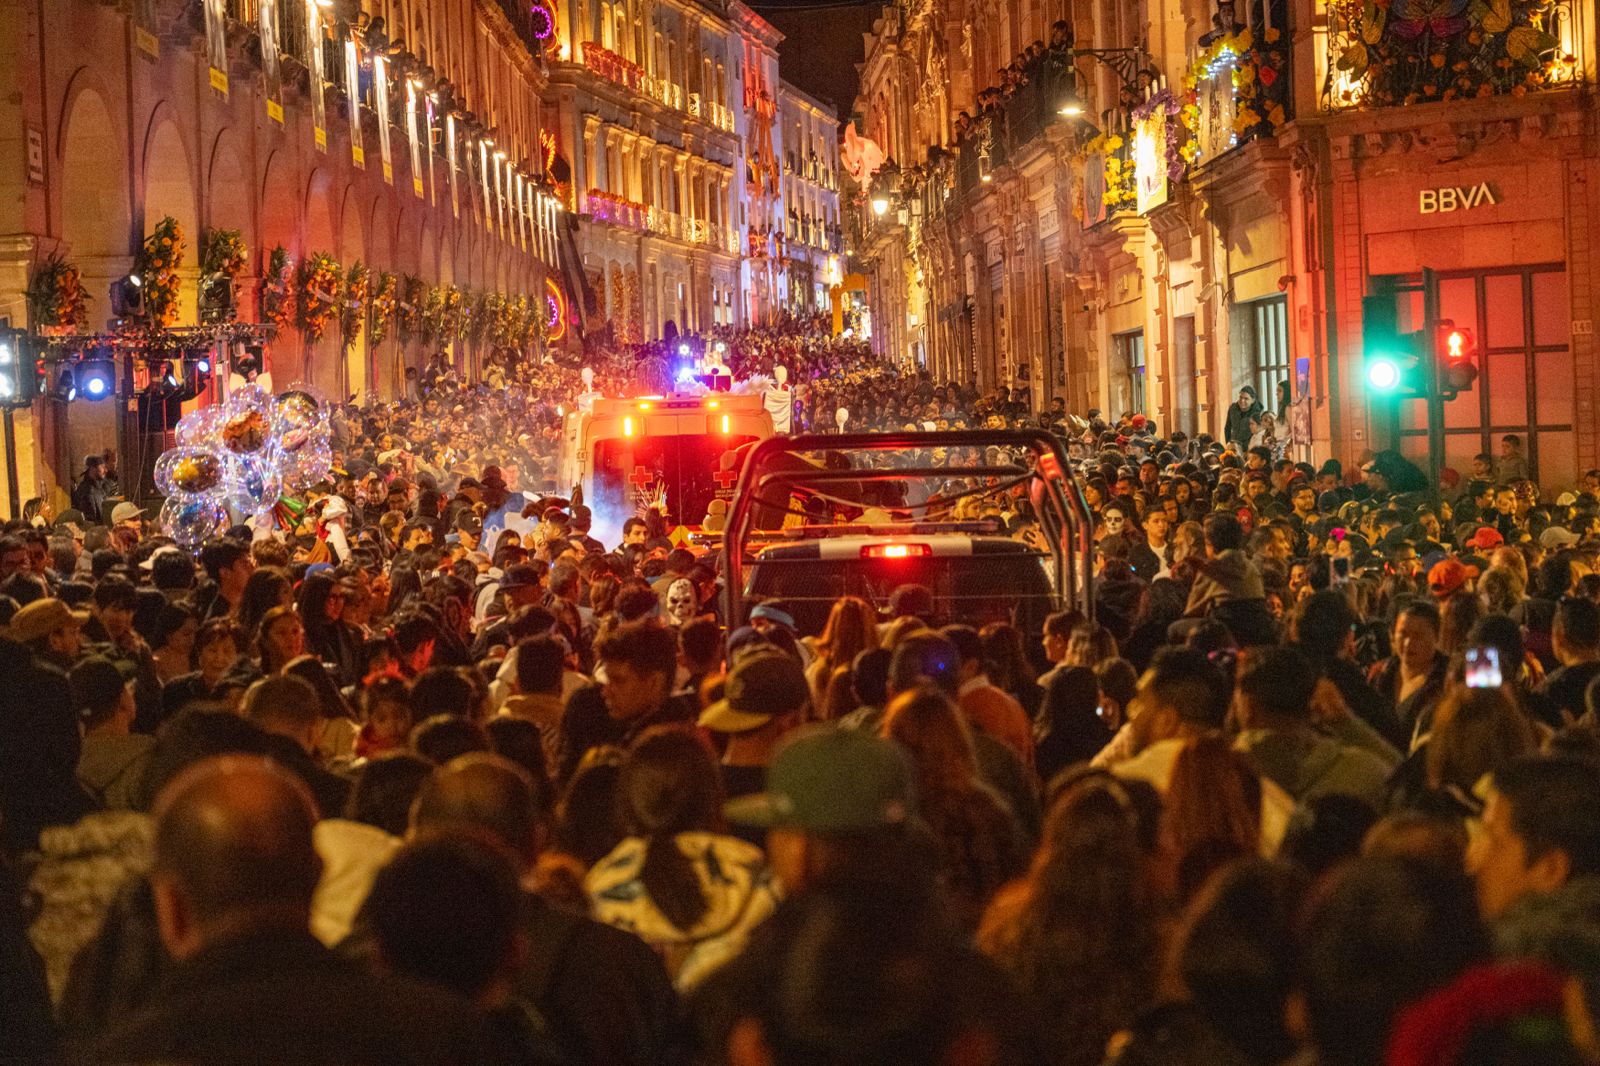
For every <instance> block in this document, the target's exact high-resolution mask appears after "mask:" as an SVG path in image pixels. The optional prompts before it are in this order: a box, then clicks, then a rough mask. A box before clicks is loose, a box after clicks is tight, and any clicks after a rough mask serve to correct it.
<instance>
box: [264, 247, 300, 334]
mask: <svg viewBox="0 0 1600 1066" xmlns="http://www.w3.org/2000/svg"><path fill="white" fill-rule="evenodd" d="M261 317H262V318H264V319H266V320H267V321H268V322H271V323H272V324H273V325H275V326H278V327H279V328H280V329H281V328H283V327H285V326H287V325H288V324H289V320H290V319H291V318H293V317H294V293H293V292H291V291H290V289H289V250H288V249H287V248H285V247H284V246H283V245H281V244H280V245H278V246H277V247H275V248H273V249H272V252H271V254H269V255H268V256H267V269H266V271H265V272H264V273H263V274H262V277H261Z"/></svg>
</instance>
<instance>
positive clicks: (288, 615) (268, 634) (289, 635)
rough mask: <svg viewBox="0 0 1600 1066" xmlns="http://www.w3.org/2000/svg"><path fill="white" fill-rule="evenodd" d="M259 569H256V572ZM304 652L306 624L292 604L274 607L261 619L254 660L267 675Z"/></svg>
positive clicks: (275, 671)
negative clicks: (302, 622)
mask: <svg viewBox="0 0 1600 1066" xmlns="http://www.w3.org/2000/svg"><path fill="white" fill-rule="evenodd" d="M258 572H259V571H258ZM305 653H306V627H305V626H304V625H302V624H301V622H300V616H299V615H298V614H296V613H295V609H294V608H293V607H274V608H272V610H270V611H268V612H267V613H266V615H264V616H263V617H262V619H261V632H260V634H259V635H258V636H257V637H256V662H257V664H258V665H259V666H260V667H261V672H262V673H263V674H266V675H267V676H268V677H271V676H272V675H273V674H277V673H280V672H281V671H282V670H283V668H284V667H285V666H288V665H289V664H290V663H291V662H293V661H294V660H296V659H298V658H300V656H302V655H304V654H305Z"/></svg>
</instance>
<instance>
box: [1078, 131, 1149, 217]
mask: <svg viewBox="0 0 1600 1066" xmlns="http://www.w3.org/2000/svg"><path fill="white" fill-rule="evenodd" d="M1082 154H1083V155H1084V156H1085V157H1088V156H1095V155H1099V156H1101V157H1102V159H1103V161H1104V167H1105V177H1106V191H1105V193H1104V195H1103V199H1104V200H1105V205H1106V210H1107V211H1108V212H1117V211H1132V210H1133V205H1134V202H1135V200H1136V199H1137V197H1136V195H1135V192H1136V190H1135V188H1134V172H1133V158H1132V155H1131V154H1130V152H1129V149H1128V143H1127V141H1126V139H1124V138H1123V137H1122V136H1121V135H1119V134H1115V133H1111V134H1106V133H1102V134H1100V135H1099V136H1097V137H1095V138H1094V139H1093V140H1091V141H1090V142H1089V143H1088V144H1086V145H1084V146H1083V153H1082Z"/></svg>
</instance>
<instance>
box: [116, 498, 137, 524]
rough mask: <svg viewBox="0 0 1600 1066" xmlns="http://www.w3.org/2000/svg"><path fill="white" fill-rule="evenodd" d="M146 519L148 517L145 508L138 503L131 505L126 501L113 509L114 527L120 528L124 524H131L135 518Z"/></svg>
mask: <svg viewBox="0 0 1600 1066" xmlns="http://www.w3.org/2000/svg"><path fill="white" fill-rule="evenodd" d="M144 517H146V514H145V510H144V508H142V507H140V506H139V505H138V504H136V503H129V502H128V501H126V500H124V501H123V502H122V503H119V504H117V505H116V506H115V507H113V508H111V524H112V525H114V526H120V525H121V524H122V523H124V522H130V521H132V520H133V519H135V518H144Z"/></svg>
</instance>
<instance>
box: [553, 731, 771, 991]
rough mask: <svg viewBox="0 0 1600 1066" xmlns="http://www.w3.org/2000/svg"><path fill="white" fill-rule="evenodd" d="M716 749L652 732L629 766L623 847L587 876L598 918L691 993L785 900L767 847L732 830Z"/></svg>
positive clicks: (622, 797) (691, 738) (621, 795)
mask: <svg viewBox="0 0 1600 1066" xmlns="http://www.w3.org/2000/svg"><path fill="white" fill-rule="evenodd" d="M722 802H723V794H722V779H721V777H720V775H719V774H718V772H717V764H716V760H715V758H714V757H713V756H712V754H711V750H710V749H709V748H708V747H706V745H705V744H704V743H702V742H701V740H700V738H699V737H698V736H696V735H694V734H693V733H690V732H687V731H685V730H683V729H680V728H677V727H672V726H658V727H656V728H654V729H650V730H647V731H646V732H645V733H644V734H643V735H642V736H640V737H639V739H638V740H637V741H635V742H634V745H633V747H632V748H630V749H629V750H628V754H627V755H626V756H625V757H624V759H623V761H622V771H621V774H620V775H619V778H618V781H617V804H618V810H619V811H620V813H621V815H622V822H623V828H624V829H625V831H626V832H627V833H628V836H627V837H625V838H624V839H623V841H622V843H620V844H618V845H617V846H616V848H615V849H614V850H613V851H612V852H611V853H610V854H609V855H607V856H606V857H605V858H603V859H601V860H600V861H599V862H598V863H596V864H595V865H594V868H593V869H591V870H590V871H589V874H588V876H587V877H586V878H584V889H585V891H587V892H588V894H589V902H590V905H591V907H592V908H593V913H594V917H595V918H597V919H599V920H600V921H603V922H606V923H608V924H610V925H615V926H617V927H618V928H621V929H626V930H628V931H630V932H632V933H634V934H635V935H637V936H638V937H639V938H640V939H642V940H643V941H644V942H645V943H646V944H649V945H650V946H651V947H653V948H655V949H656V950H657V951H658V952H660V953H661V955H662V957H663V959H664V960H665V961H666V964H667V970H668V972H669V973H670V974H671V975H672V979H673V983H674V984H675V985H676V986H677V987H678V989H679V990H680V991H688V990H689V989H691V988H693V987H694V986H695V985H697V984H698V983H699V982H700V981H701V980H702V979H704V978H705V977H706V975H708V974H709V973H711V971H712V970H714V969H716V968H717V967H718V966H720V965H722V964H723V963H724V962H726V961H727V960H728V959H731V958H732V957H733V956H735V955H737V954H738V953H739V952H740V951H742V950H743V948H744V945H745V941H746V939H747V938H748V937H749V935H750V932H751V930H753V929H754V928H755V927H756V926H758V925H760V924H761V923H762V922H763V921H765V920H766V919H767V917H768V916H769V915H771V914H772V912H773V910H774V909H775V908H776V905H777V895H776V892H775V890H774V887H773V883H772V880H771V877H770V876H769V874H768V872H767V867H766V858H765V856H764V855H762V853H761V849H760V848H758V847H756V846H755V845H753V844H749V843H746V842H745V841H743V840H739V839H737V838H735V837H731V836H727V835H725V834H724V833H723V831H722V830H723V822H722Z"/></svg>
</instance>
